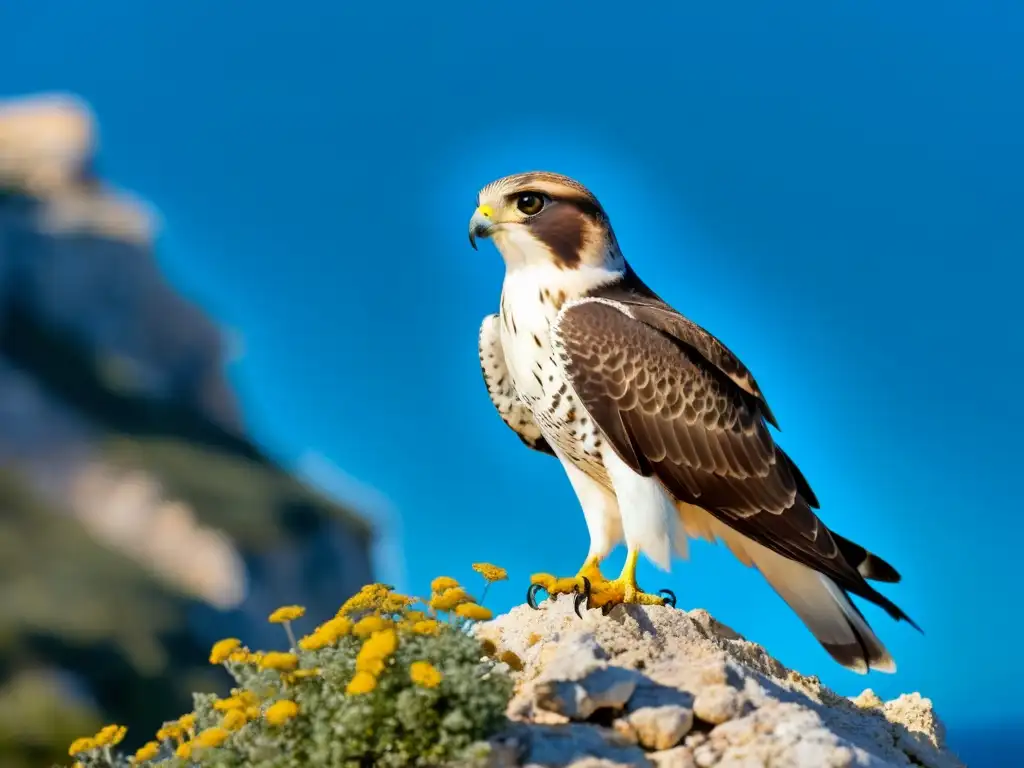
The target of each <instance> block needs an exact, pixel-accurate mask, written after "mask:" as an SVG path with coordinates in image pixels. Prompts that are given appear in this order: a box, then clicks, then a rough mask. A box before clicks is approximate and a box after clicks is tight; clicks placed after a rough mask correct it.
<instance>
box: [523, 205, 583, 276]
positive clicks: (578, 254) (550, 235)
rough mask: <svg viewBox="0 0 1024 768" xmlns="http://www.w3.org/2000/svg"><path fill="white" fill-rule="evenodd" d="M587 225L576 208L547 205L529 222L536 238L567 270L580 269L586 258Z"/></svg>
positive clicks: (572, 206) (573, 206) (581, 213)
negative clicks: (585, 229) (585, 234)
mask: <svg viewBox="0 0 1024 768" xmlns="http://www.w3.org/2000/svg"><path fill="white" fill-rule="evenodd" d="M585 224H586V216H585V214H584V213H583V212H582V211H581V210H580V209H579V208H577V207H575V205H573V204H568V205H565V204H563V205H548V206H547V207H545V208H544V209H543V210H541V212H540V213H538V214H537V215H536V216H534V217H533V218H531V219H530V220H529V221H528V222H527V225H528V226H529V227H530V230H531V231H532V232H533V234H534V235H535V236H536V238H537V239H538V240H540V241H541V242H542V243H544V244H545V245H546V246H547V247H548V248H550V249H551V252H552V253H553V254H554V255H555V258H556V259H558V263H559V265H560V266H562V267H564V268H566V269H571V268H573V267H575V266H577V265H578V264H579V263H580V261H581V259H582V258H583V227H584V226H585Z"/></svg>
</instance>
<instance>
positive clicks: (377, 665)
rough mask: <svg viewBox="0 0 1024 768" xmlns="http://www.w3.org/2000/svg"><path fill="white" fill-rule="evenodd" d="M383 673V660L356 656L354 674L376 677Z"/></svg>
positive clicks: (374, 657)
mask: <svg viewBox="0 0 1024 768" xmlns="http://www.w3.org/2000/svg"><path fill="white" fill-rule="evenodd" d="M383 671H384V659H378V658H377V657H376V656H363V655H362V654H360V655H359V656H356V672H365V673H366V674H368V675H373V676H374V677H377V676H378V675H380V673H381V672H383Z"/></svg>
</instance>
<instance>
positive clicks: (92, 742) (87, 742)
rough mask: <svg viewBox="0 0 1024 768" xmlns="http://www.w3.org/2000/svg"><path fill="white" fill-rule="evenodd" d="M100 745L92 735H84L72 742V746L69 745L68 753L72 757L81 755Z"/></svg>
mask: <svg viewBox="0 0 1024 768" xmlns="http://www.w3.org/2000/svg"><path fill="white" fill-rule="evenodd" d="M98 746H99V745H98V744H97V743H96V739H94V738H92V737H90V736H82V737H81V738H80V739H75V740H74V741H72V742H71V746H70V747H68V754H69V755H70V756H71V757H74V756H75V755H80V754H82V753H83V752H88V751H89V750H92V749H96V747H98Z"/></svg>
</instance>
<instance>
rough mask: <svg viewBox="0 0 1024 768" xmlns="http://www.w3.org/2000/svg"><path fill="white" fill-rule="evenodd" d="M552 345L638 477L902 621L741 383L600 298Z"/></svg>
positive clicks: (564, 318)
mask: <svg viewBox="0 0 1024 768" xmlns="http://www.w3.org/2000/svg"><path fill="white" fill-rule="evenodd" d="M628 309H629V311H632V310H633V307H629V308H628ZM553 337H554V338H555V340H556V347H557V348H558V352H559V361H560V363H561V365H562V366H563V368H564V370H565V372H566V375H567V377H568V378H569V380H570V382H571V384H572V386H573V388H574V389H575V391H576V393H577V394H578V396H579V398H580V400H581V401H582V403H583V405H584V406H585V407H586V408H587V410H588V411H589V412H590V415H591V417H592V418H593V419H594V420H595V421H596V423H597V424H598V425H599V426H600V427H601V429H602V431H603V432H604V433H605V435H606V436H607V438H608V439H609V441H610V442H611V445H612V446H613V448H614V449H615V451H616V452H617V453H618V454H619V455H620V456H621V457H622V459H623V460H624V461H626V462H627V463H628V464H629V465H630V466H631V467H632V468H633V469H634V470H635V471H637V472H640V473H642V474H644V475H648V476H650V475H654V476H655V477H657V478H658V479H659V480H660V481H661V482H662V484H663V485H664V486H665V487H666V488H667V489H668V490H669V491H670V492H671V493H672V494H673V495H674V496H675V497H676V498H677V499H678V500H679V501H683V502H686V503H689V504H693V505H695V506H699V507H701V508H703V509H705V510H707V511H708V512H710V513H711V514H712V515H714V516H715V517H717V518H718V519H720V520H721V521H722V522H724V523H726V524H727V525H729V526H731V527H732V528H734V529H736V530H737V531H739V532H740V533H742V534H743V535H745V536H748V537H749V538H751V539H753V540H754V541H756V542H758V543H760V544H762V545H764V546H766V547H768V548H769V549H772V550H773V551H775V552H778V553H779V554H781V555H784V556H786V557H789V558H791V559H793V560H796V561H798V562H800V563H803V564H804V565H807V566H809V567H811V568H813V569H815V570H817V571H819V572H821V573H824V574H826V575H828V576H829V577H831V578H832V579H833V580H835V581H836V583H838V584H839V585H840V586H842V587H844V588H846V589H848V590H850V591H851V592H854V593H855V594H858V595H861V596H863V597H865V598H867V599H869V600H872V601H873V602H876V603H878V604H879V605H882V606H883V607H884V608H886V610H887V611H889V612H890V614H892V615H894V616H896V617H898V618H902V617H904V614H903V613H902V611H900V610H899V608H897V607H896V606H895V605H893V604H892V603H891V602H890V601H889V600H887V599H886V598H885V597H884V596H883V595H881V594H879V593H878V592H877V591H875V590H874V589H873V588H872V587H871V586H870V585H869V584H868V583H867V582H866V581H865V580H864V578H863V576H862V575H861V574H860V573H859V572H858V571H857V569H856V568H855V567H854V566H853V565H851V564H850V563H849V562H847V560H846V558H845V557H844V555H843V552H842V550H841V548H840V547H839V546H838V545H837V543H836V541H835V539H833V537H832V535H831V532H830V531H829V529H828V528H827V527H826V526H825V524H824V523H822V521H821V520H820V519H819V518H818V516H817V515H816V514H815V513H814V512H813V510H812V509H811V507H810V505H809V504H808V501H807V499H805V498H804V497H803V496H802V495H801V491H802V489H803V487H806V480H804V479H803V477H802V476H800V475H795V474H794V472H793V470H792V466H793V465H792V462H791V461H790V460H789V458H788V457H787V456H786V455H785V454H784V453H782V451H781V450H780V449H779V448H778V447H777V446H776V445H775V442H774V440H773V439H772V437H771V434H770V432H769V430H768V427H767V425H766V424H765V423H764V421H763V419H762V418H761V414H760V411H759V408H758V406H757V403H756V402H755V401H753V400H752V399H751V398H750V397H749V396H748V395H749V393H747V392H745V391H743V390H742V389H741V388H740V387H739V385H737V384H736V382H734V381H733V380H732V379H731V377H728V376H725V375H723V373H722V372H721V371H720V370H718V369H717V368H716V367H715V366H712V365H709V364H708V363H707V361H706V360H705V359H704V358H703V356H702V355H699V354H696V353H694V352H693V350H692V349H690V348H689V346H688V345H686V344H679V343H677V342H676V340H675V339H674V338H672V337H670V336H668V335H666V334H664V333H662V332H661V331H660V330H659V329H657V328H654V327H651V326H650V325H648V324H646V323H644V322H640V321H639V320H637V319H634V318H631V317H629V316H628V315H627V314H625V313H624V311H622V309H619V308H616V307H615V306H614V305H610V304H609V303H607V302H606V301H602V300H593V299H591V300H586V301H583V302H580V303H578V304H575V305H570V306H568V307H567V308H566V309H565V310H563V312H562V313H561V316H560V319H559V321H558V322H557V324H556V326H555V328H554V329H553Z"/></svg>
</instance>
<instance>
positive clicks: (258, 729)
mask: <svg viewBox="0 0 1024 768" xmlns="http://www.w3.org/2000/svg"><path fill="white" fill-rule="evenodd" d="M413 602H414V600H413V599H411V598H407V597H405V596H402V595H395V594H393V593H391V592H390V591H389V589H388V588H387V587H385V586H383V585H369V586H368V587H364V589H363V590H362V591H361V592H360V593H359V594H358V595H356V596H355V597H354V598H352V599H351V600H350V601H349V602H348V603H346V605H345V606H342V608H341V610H340V611H339V612H338V616H337V617H335V618H333V619H331V620H329V621H327V622H324V623H323V624H321V625H320V626H319V627H318V628H317V629H316V630H315V631H314V632H312V633H310V634H309V635H307V636H306V637H304V638H302V639H301V640H299V641H297V643H296V644H295V645H294V646H293V647H292V649H291V651H290V652H289V653H266V654H264V653H260V652H255V653H254V652H251V651H249V650H248V649H247V648H244V647H240V646H239V645H238V642H237V641H235V640H231V639H229V640H226V641H222V642H221V643H218V644H217V645H215V646H214V648H213V651H212V653H211V659H210V660H211V662H213V663H223V664H224V665H225V666H226V667H227V669H228V671H229V672H230V674H231V676H232V677H233V678H234V680H235V683H236V686H237V687H236V688H234V689H233V690H232V696H230V697H228V698H226V699H218V698H217V697H216V696H213V695H209V694H196V695H195V697H194V699H195V711H194V712H193V713H189V714H187V715H184V716H183V717H182V718H179V719H178V720H176V721H171V722H168V723H166V724H165V727H164V728H163V729H161V731H160V732H159V733H158V739H159V741H158V742H154V743H153V745H152V747H151V748H150V750H149V752H147V753H143V754H142V755H141V757H143V758H145V759H146V761H147V762H145V763H144V764H145V765H147V766H149V765H151V766H159V767H160V768H185V766H202V767H203V768H242V767H243V766H247V767H249V766H251V767H252V768H292V767H295V768H298V767H299V766H311V765H315V766H324V767H325V768H332V767H334V766H337V767H338V768H349V767H351V768H364V767H366V766H381V768H402V767H403V766H448V765H460V766H465V765H472V764H474V763H475V762H476V761H477V760H482V759H484V758H485V756H486V753H487V747H486V743H485V742H486V739H487V738H488V737H489V736H491V735H492V734H494V733H495V732H497V731H498V730H499V729H500V728H501V727H502V726H503V725H504V724H505V709H506V707H507V705H508V701H509V698H510V697H511V694H512V681H511V679H510V678H509V676H508V674H507V673H506V668H505V666H504V665H503V664H501V663H499V662H497V661H495V660H493V659H491V658H490V657H489V656H488V655H487V653H488V650H493V649H487V648H485V647H484V646H482V645H481V643H480V641H479V640H478V639H477V638H475V637H474V636H473V635H471V634H469V633H468V632H467V631H466V628H467V625H468V624H469V621H468V620H464V619H462V618H460V616H459V615H458V614H463V613H464V614H469V613H472V611H466V610H464V609H463V610H460V609H459V606H460V605H468V604H472V603H473V602H474V601H473V598H472V597H470V596H468V595H467V594H466V593H465V592H464V591H463V590H462V589H461V588H449V589H448V590H446V592H445V593H443V594H438V593H436V592H435V594H434V596H433V598H432V599H431V600H430V601H429V604H430V605H431V606H432V608H431V613H432V614H434V615H433V616H432V617H428V616H427V615H426V614H424V613H422V612H419V611H414V610H411V609H410V607H409V606H410V605H411V604H412V603H413ZM438 607H440V608H438ZM477 610H480V612H481V613H485V612H484V611H483V610H482V609H477ZM445 611H449V612H450V614H449V615H448V618H447V620H444V619H441V618H438V617H440V616H443V615H444V613H445ZM278 613H280V615H281V616H285V617H286V618H297V617H298V616H301V614H302V613H303V610H302V609H301V608H299V607H297V606H295V607H288V608H283V609H281V610H280V612H278ZM272 620H274V621H277V622H278V623H283V624H284V626H285V630H286V631H287V632H288V634H289V636H291V633H292V629H291V623H290V622H289V621H287V620H284V619H282V618H280V616H279V617H278V618H273V617H272ZM103 741H104V739H102V738H101V739H100V743H99V744H98V745H97V746H96V747H95V748H93V749H91V750H88V751H86V752H84V753H81V754H78V755H76V759H77V760H78V761H79V762H80V764H81V765H82V766H86V767H87V768H100V766H102V767H103V768H107V766H126V765H129V762H128V761H127V759H126V758H125V757H124V756H121V755H115V754H112V753H111V752H110V749H109V745H108V746H104V745H103V744H102V742H103ZM108 741H109V739H108ZM90 746H91V745H90Z"/></svg>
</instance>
